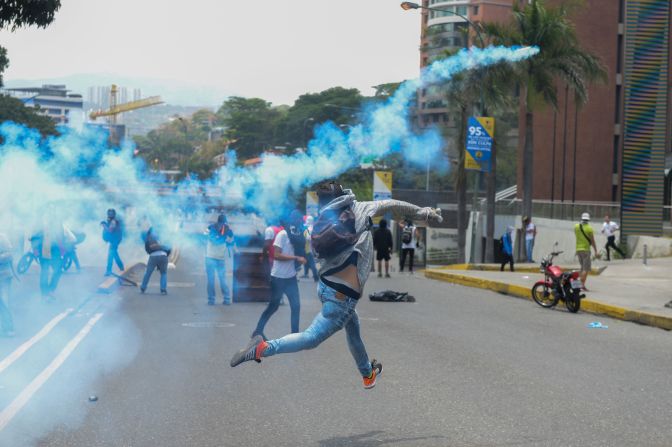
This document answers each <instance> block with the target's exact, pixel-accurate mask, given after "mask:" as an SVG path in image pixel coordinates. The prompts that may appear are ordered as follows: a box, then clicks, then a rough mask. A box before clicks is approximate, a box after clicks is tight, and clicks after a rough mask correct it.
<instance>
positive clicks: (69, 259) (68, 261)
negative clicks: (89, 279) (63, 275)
mask: <svg viewBox="0 0 672 447" xmlns="http://www.w3.org/2000/svg"><path fill="white" fill-rule="evenodd" d="M70 266H72V256H66V257H65V258H63V265H62V266H61V270H63V271H64V272H67V271H68V270H69V269H70Z"/></svg>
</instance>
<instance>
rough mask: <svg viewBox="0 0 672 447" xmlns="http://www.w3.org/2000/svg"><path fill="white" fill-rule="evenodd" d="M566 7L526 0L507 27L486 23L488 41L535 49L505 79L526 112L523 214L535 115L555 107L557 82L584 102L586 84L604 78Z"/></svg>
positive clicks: (528, 201) (528, 208)
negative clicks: (536, 51) (533, 54)
mask: <svg viewBox="0 0 672 447" xmlns="http://www.w3.org/2000/svg"><path fill="white" fill-rule="evenodd" d="M571 11H572V8H571V7H570V6H569V3H563V4H561V5H560V6H557V7H551V6H549V7H547V6H546V5H545V2H544V1H543V0H531V1H530V2H529V3H528V4H527V5H525V7H524V8H523V9H520V7H519V6H518V5H517V4H514V8H513V21H512V22H511V23H510V24H498V23H487V24H484V29H485V31H486V33H487V34H488V35H489V37H490V38H491V39H492V41H493V43H496V44H502V45H507V46H511V45H520V46H537V47H539V48H540V50H541V51H540V52H539V54H538V55H537V56H536V57H533V58H530V59H527V60H526V61H524V62H521V63H520V64H517V65H516V67H515V76H513V77H510V78H509V79H510V80H511V81H513V82H514V83H515V84H516V86H518V87H520V93H521V94H520V101H521V106H522V107H524V108H525V137H524V138H525V140H524V141H525V144H524V150H523V214H525V215H527V216H531V215H532V168H533V164H532V163H533V152H534V135H533V125H534V111H535V110H536V108H537V107H538V106H541V105H544V104H550V105H551V106H553V108H556V109H557V105H558V97H557V82H558V81H561V82H563V83H564V84H566V85H567V86H569V88H570V89H572V90H573V92H574V96H575V99H576V101H577V103H578V104H583V103H585V102H586V101H587V99H588V87H587V86H588V84H589V83H590V82H593V81H597V80H606V76H607V75H606V71H605V69H604V68H603V66H602V64H601V62H600V60H599V59H598V57H597V56H595V55H593V54H591V53H590V52H588V51H586V50H584V49H583V48H581V46H580V45H579V42H578V38H577V36H576V31H575V29H574V25H573V24H572V23H571V21H570V20H569V14H570V12H571Z"/></svg>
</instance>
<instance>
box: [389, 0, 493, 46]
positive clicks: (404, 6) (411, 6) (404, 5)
mask: <svg viewBox="0 0 672 447" xmlns="http://www.w3.org/2000/svg"><path fill="white" fill-rule="evenodd" d="M401 9H403V10H404V11H408V10H409V9H426V10H427V11H434V12H440V13H448V14H452V15H454V16H458V17H460V18H462V19H464V20H465V21H466V22H467V23H468V24H469V25H470V26H471V27H472V28H473V29H474V31H476V34H477V35H478V40H479V41H480V42H481V47H482V48H485V40H483V35H482V34H481V27H480V26H478V25H476V24H475V23H474V22H472V21H471V20H469V19H468V18H467V17H465V16H463V15H462V14H460V13H459V12H456V11H452V10H450V9H441V8H432V7H431V6H423V5H420V4H418V3H413V2H403V3H402V4H401Z"/></svg>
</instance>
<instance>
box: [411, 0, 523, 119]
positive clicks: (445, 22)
mask: <svg viewBox="0 0 672 447" xmlns="http://www.w3.org/2000/svg"><path fill="white" fill-rule="evenodd" d="M511 2H512V0H423V2H422V6H423V7H425V8H436V9H441V10H443V11H444V12H440V11H437V10H427V9H422V16H421V17H422V19H421V20H422V22H421V23H422V25H421V42H420V67H421V68H424V67H426V66H427V65H429V64H431V63H432V61H433V60H434V59H435V58H436V57H437V56H440V55H441V54H443V53H445V52H446V51H451V50H452V51H456V50H459V49H460V48H464V47H467V46H469V45H471V44H472V43H474V42H475V39H478V37H477V36H476V34H475V33H474V32H473V30H470V28H469V23H468V22H467V21H466V20H465V19H464V18H463V17H460V16H464V17H466V18H468V19H469V20H470V21H471V22H473V23H478V22H481V21H490V22H497V21H502V20H508V19H509V18H510V17H511V5H512V3H511ZM445 98H446V95H445V92H444V91H443V90H442V89H441V88H440V87H428V88H425V89H422V90H421V91H419V92H418V101H417V115H418V116H417V119H418V124H419V126H420V127H428V126H431V125H439V126H446V127H449V128H450V127H454V126H455V124H456V120H454V119H452V117H451V116H450V114H449V113H448V110H447V106H448V104H447V103H446V99H445Z"/></svg>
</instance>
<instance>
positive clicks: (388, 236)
mask: <svg viewBox="0 0 672 447" xmlns="http://www.w3.org/2000/svg"><path fill="white" fill-rule="evenodd" d="M373 248H374V249H375V250H376V261H378V278H381V277H382V276H383V266H382V263H383V260H385V278H389V277H390V255H391V254H392V248H393V244H392V232H391V231H390V229H389V228H387V221H386V220H385V219H381V220H380V224H379V225H378V229H377V230H376V231H375V233H373Z"/></svg>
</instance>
